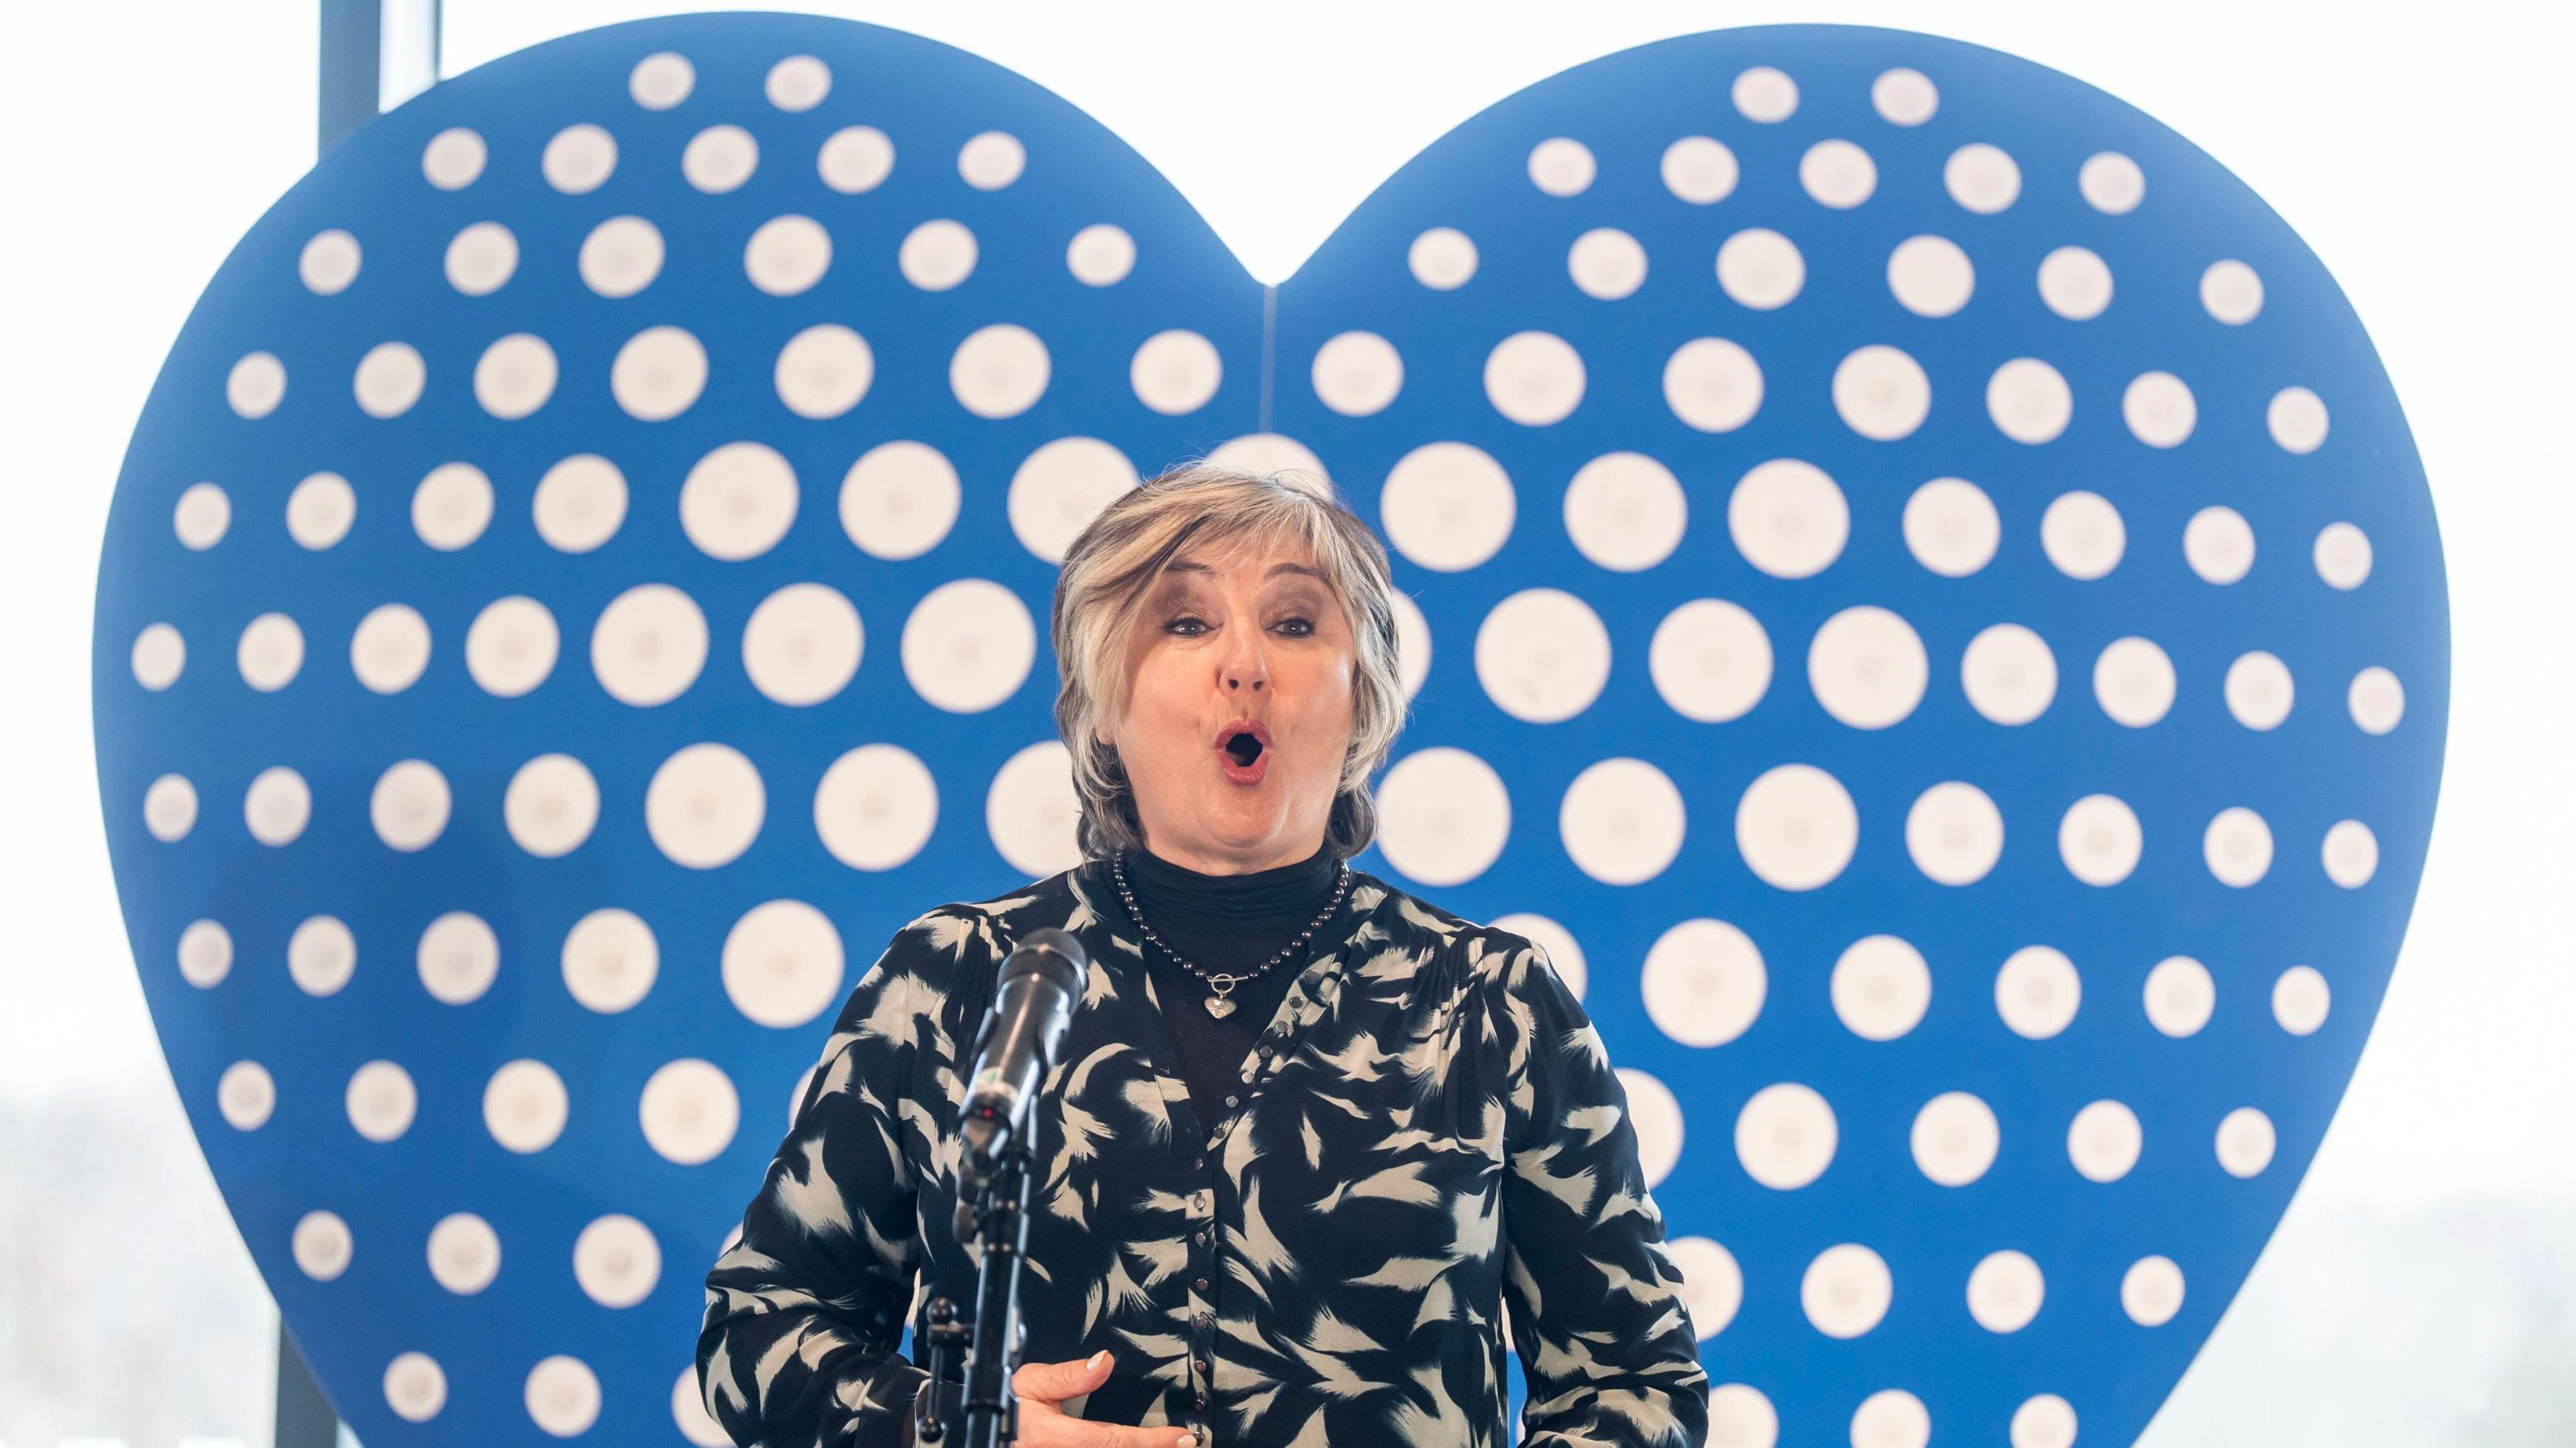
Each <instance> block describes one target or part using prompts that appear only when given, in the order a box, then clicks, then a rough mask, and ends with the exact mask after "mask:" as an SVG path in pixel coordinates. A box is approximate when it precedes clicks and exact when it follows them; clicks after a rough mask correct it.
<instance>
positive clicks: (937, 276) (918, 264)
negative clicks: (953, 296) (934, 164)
mask: <svg viewBox="0 0 2576 1448" xmlns="http://www.w3.org/2000/svg"><path fill="white" fill-rule="evenodd" d="M772 224H773V225H774V224H775V223H772ZM977 255H978V252H977V249H976V245H975V233H973V232H972V231H969V230H967V229H966V228H965V226H963V225H962V224H960V223H958V222H955V221H950V220H948V219H946V218H945V217H943V218H941V219H939V220H937V221H925V222H923V223H922V224H920V225H919V226H916V227H914V228H913V229H912V230H911V231H909V232H906V233H905V234H904V238H903V245H902V246H901V247H899V248H898V249H897V250H896V252H895V266H896V267H897V269H899V270H900V271H902V273H903V279H904V280H905V281H908V282H910V283H912V284H913V285H914V286H916V287H919V288H920V289H922V290H923V291H925V292H944V291H948V290H951V289H952V288H954V287H956V286H957V285H958V284H959V283H960V282H963V281H965V280H966V278H967V277H968V276H970V275H972V274H973V273H974V270H975V260H976V257H977Z"/></svg>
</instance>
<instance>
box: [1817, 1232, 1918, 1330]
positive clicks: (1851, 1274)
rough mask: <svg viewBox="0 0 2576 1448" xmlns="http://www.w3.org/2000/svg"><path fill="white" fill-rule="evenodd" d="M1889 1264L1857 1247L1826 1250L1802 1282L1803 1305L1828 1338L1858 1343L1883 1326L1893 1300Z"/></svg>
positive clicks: (1843, 1245) (1828, 1248)
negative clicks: (1870, 1332)
mask: <svg viewBox="0 0 2576 1448" xmlns="http://www.w3.org/2000/svg"><path fill="white" fill-rule="evenodd" d="M1895 1289H1896V1283H1895V1279H1894V1278H1892V1277H1890V1276H1889V1275H1888V1271H1887V1261H1886V1259H1885V1258H1882V1257H1880V1256H1879V1255H1878V1254H1877V1253H1876V1252H1873V1251H1871V1250H1870V1249H1868V1248H1867V1247H1864V1246H1861V1245H1860V1244H1859V1243H1857V1242H1845V1243H1843V1244H1842V1245H1840V1246H1836V1247H1827V1248H1826V1249H1825V1250H1824V1251H1822V1252H1819V1253H1817V1254H1816V1259H1815V1260H1814V1261H1812V1262H1810V1263H1808V1264H1807V1270H1806V1273H1805V1274H1804V1275H1803V1276H1801V1277H1800V1278H1799V1281H1798V1305H1799V1306H1800V1307H1801V1308H1803V1309H1805V1311H1806V1314H1807V1320H1808V1321H1809V1322H1812V1323H1814V1324H1815V1325H1816V1331H1818V1332H1821V1333H1823V1334H1824V1335H1825V1336H1827V1337H1835V1338H1853V1337H1859V1336H1860V1335H1861V1334H1863V1333H1865V1332H1868V1331H1869V1330H1870V1329H1871V1328H1873V1327H1876V1326H1878V1324H1879V1320H1880V1319H1881V1318H1884V1317H1885V1316H1886V1315H1887V1305H1888V1302H1889V1300H1890V1299H1891V1298H1892V1297H1894V1295H1895Z"/></svg>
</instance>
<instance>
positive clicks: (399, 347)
mask: <svg viewBox="0 0 2576 1448" xmlns="http://www.w3.org/2000/svg"><path fill="white" fill-rule="evenodd" d="M428 381H429V365H428V364H427V363H426V362H423V361H422V360H421V356H420V352H419V350H418V349H417V348H415V347H413V346H412V345H411V344H410V343H408V342H379V343H377V344H376V345H375V346H373V347H371V348H369V349H367V355H366V356H364V357H361V358H359V359H358V370H357V371H356V372H355V373H354V374H352V375H351V377H350V379H349V390H350V392H351V394H352V395H353V396H355V397H356V398H357V399H358V409H359V410H360V411H361V412H364V413H366V414H367V415H368V416H369V417H399V416H401V415H402V414H404V413H406V412H409V411H410V410H411V406H412V404H413V403H415V402H418V401H420V393H421V389H422V388H423V387H424V386H426V385H427V384H428Z"/></svg>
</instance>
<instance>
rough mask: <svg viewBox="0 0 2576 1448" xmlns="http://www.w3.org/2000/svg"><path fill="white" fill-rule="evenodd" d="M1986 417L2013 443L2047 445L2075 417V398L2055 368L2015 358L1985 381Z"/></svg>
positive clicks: (2029, 359)
mask: <svg viewBox="0 0 2576 1448" xmlns="http://www.w3.org/2000/svg"><path fill="white" fill-rule="evenodd" d="M1986 415H1987V416H1988V417H1991V418H1993V419H1994V420H1995V426H1996V427H1997V428H1998V429H2000V430H2001V431H2002V433H2003V435H2004V436H2006V437H2008V438H2011V439H2012V440H2013V441H2015V442H2026V443H2043V442H2050V441H2053V440H2054V439H2055V438H2056V437H2057V435H2058V434H2059V433H2062V432H2064V431H2066V423H2067V420H2068V419H2069V418H2072V417H2073V416H2074V415H2075V394H2074V393H2073V392H2071V391H2069V390H2068V388H2067V386H2066V378H2065V377H2064V376H2062V375H2060V374H2059V372H2058V370H2057V369H2056V368H2054V367H2051V366H2049V365H2048V364H2047V363H2045V362H2042V361H2040V360H2039V359H2038V358H2036V357H2015V358H2014V359H2012V360H2011V361H2009V362H2006V363H2005V364H2003V365H2002V366H2000V367H1998V368H1996V369H1995V371H1994V375H1993V376H1991V377H1989V378H1987V379H1986Z"/></svg>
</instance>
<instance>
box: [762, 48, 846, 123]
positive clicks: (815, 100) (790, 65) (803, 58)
mask: <svg viewBox="0 0 2576 1448" xmlns="http://www.w3.org/2000/svg"><path fill="white" fill-rule="evenodd" d="M761 91H762V93H763V94H765V95H767V96H768V97H769V103H770V104H771V105H773V106H776V107H778V108H779V109H780V110H782V111H810V110H812V109H814V108H815V107H816V106H819V105H821V104H822V103H823V97H825V96H827V95H830V94H831V93H832V68H831V67H830V66H828V65H825V64H824V63H823V62H822V61H821V60H819V59H817V58H815V57H813V56H810V55H791V56H789V57H787V58H786V59H785V60H782V61H780V62H778V63H777V64H776V65H773V66H771V67H770V68H769V78H768V79H767V80H765V81H763V82H762V83H761Z"/></svg>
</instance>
